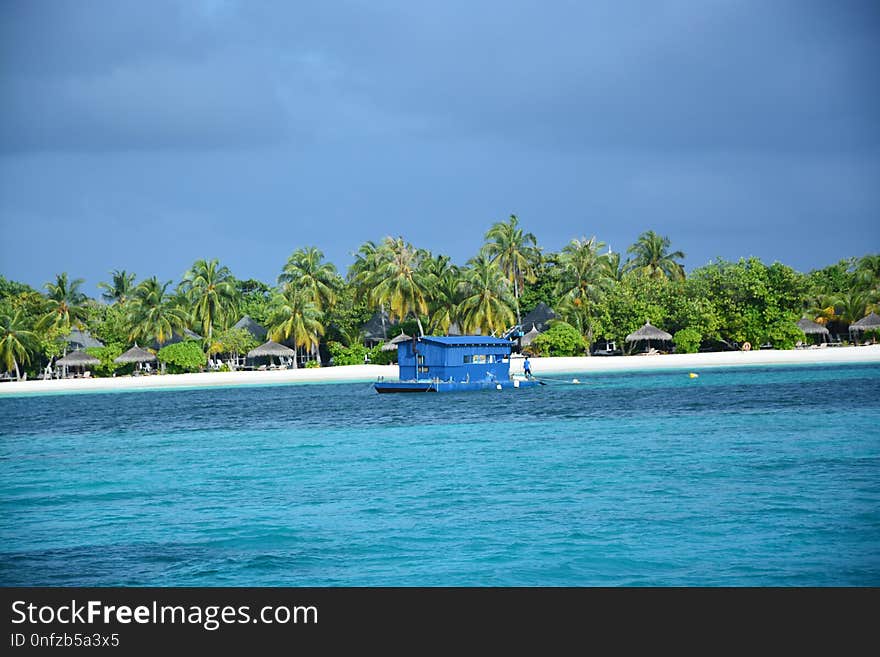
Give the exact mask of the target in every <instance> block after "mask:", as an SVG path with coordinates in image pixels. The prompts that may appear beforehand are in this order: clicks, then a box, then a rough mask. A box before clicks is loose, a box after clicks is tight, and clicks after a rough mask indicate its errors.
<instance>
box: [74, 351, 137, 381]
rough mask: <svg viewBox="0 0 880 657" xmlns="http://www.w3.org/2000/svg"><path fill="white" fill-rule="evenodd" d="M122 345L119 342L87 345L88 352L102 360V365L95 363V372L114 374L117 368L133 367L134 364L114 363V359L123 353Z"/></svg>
mask: <svg viewBox="0 0 880 657" xmlns="http://www.w3.org/2000/svg"><path fill="white" fill-rule="evenodd" d="M122 351H123V349H122V347H120V346H119V345H117V344H108V345H107V346H105V347H87V348H86V353H87V354H89V355H90V356H94V357H95V358H99V359H100V360H101V364H100V365H95V367H94V369H93V372H94V373H95V374H96V375H97V376H112V375H113V373H114V372H116V371H117V370H124V369H128V370H131V369H132V367H133V366H132V365H123V364H120V363H114V362H113V360H114V359H116V358H119V356H120V355H121V354H122Z"/></svg>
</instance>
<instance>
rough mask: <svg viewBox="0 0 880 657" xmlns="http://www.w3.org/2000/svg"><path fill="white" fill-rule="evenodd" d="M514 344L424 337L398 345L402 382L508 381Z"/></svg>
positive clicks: (466, 337)
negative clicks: (512, 345) (511, 351)
mask: <svg viewBox="0 0 880 657" xmlns="http://www.w3.org/2000/svg"><path fill="white" fill-rule="evenodd" d="M510 350H511V342H510V341H509V340H504V339H502V338H493V337H489V336H481V335H456V336H446V337H439V336H433V335H425V336H422V337H420V338H413V339H412V340H406V341H405V342H401V343H400V344H398V345H397V363H398V365H399V367H400V380H401V381H431V380H440V381H454V382H470V381H473V382H476V381H509V380H510Z"/></svg>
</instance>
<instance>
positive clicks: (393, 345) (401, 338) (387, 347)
mask: <svg viewBox="0 0 880 657" xmlns="http://www.w3.org/2000/svg"><path fill="white" fill-rule="evenodd" d="M407 340H412V337H411V336H409V335H407V334H406V333H401V334H400V335H398V336H397V337H395V338H392V339H391V340H389V341H388V343H387V344H383V345H382V351H397V345H399V344H400V343H401V342H406V341H407Z"/></svg>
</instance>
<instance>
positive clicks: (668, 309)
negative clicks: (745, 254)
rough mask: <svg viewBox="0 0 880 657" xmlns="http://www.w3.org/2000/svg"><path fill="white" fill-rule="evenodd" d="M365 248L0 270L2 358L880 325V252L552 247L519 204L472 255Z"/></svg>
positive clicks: (193, 360)
mask: <svg viewBox="0 0 880 657" xmlns="http://www.w3.org/2000/svg"><path fill="white" fill-rule="evenodd" d="M353 255H354V262H352V263H351V264H350V266H349V267H348V269H347V271H346V272H345V274H344V275H343V274H342V273H341V272H340V270H339V269H337V267H336V266H334V265H333V264H332V263H330V262H327V261H326V260H325V259H324V256H323V253H322V252H321V250H319V249H318V248H316V247H307V248H300V249H297V250H295V251H294V252H293V253H292V254H291V255H290V257H289V259H288V260H287V262H286V264H285V265H284V266H283V269H282V270H281V271H280V272H279V275H278V278H277V280H276V281H275V282H273V283H271V284H270V283H267V282H264V281H258V280H253V279H250V280H243V279H239V278H237V277H236V276H235V275H234V274H233V272H231V271H230V270H229V268H228V267H225V266H223V265H222V264H221V263H220V262H219V261H218V260H209V259H202V260H197V261H196V262H195V263H193V265H192V267H191V268H190V269H189V270H188V271H186V272H185V273H184V274H183V276H182V278H181V280H180V281H177V282H175V281H162V280H160V279H159V278H157V277H156V276H149V277H143V278H141V279H138V277H137V276H136V275H135V274H134V273H130V272H128V271H126V270H116V271H113V272H112V273H111V277H110V280H109V281H108V282H101V283H99V288H100V289H102V290H103V294H102V296H101V298H100V299H92V298H88V297H87V296H86V295H85V294H84V293H83V292H82V290H81V288H82V286H83V284H84V281H83V280H82V279H79V278H72V277H71V276H70V275H69V274H68V273H66V272H65V273H61V274H58V275H57V276H56V278H55V280H54V281H51V282H49V283H47V284H46V285H45V291H38V290H35V289H34V288H32V287H31V286H29V285H27V284H24V283H19V282H15V281H13V280H8V279H6V278H4V277H0V370H2V371H3V372H4V374H3V377H4V378H5V379H6V380H11V379H16V380H22V379H30V380H33V379H38V378H58V377H59V376H60V377H71V376H83V373H84V372H85V371H88V375H87V376H89V377H92V378H95V377H111V378H113V377H118V376H125V375H130V374H133V373H134V374H143V373H146V372H147V371H149V372H158V373H168V374H180V373H194V372H226V371H230V370H235V369H237V367H238V366H241V367H249V368H250V369H254V367H252V366H246V365H245V363H246V362H253V361H254V357H257V356H258V355H260V354H264V355H266V356H268V357H269V359H270V360H269V363H270V364H269V365H268V366H267V365H266V361H263V365H261V366H259V367H260V368H261V369H278V368H279V367H289V368H298V367H305V368H307V369H313V368H318V367H326V366H329V365H333V366H345V365H363V364H365V363H370V364H373V365H384V364H389V363H392V362H393V361H394V358H395V356H396V352H395V350H394V349H393V348H392V349H389V348H388V346H387V345H388V343H390V342H392V341H393V339H394V338H395V337H397V336H401V335H404V336H413V335H450V334H452V335H456V334H465V335H469V334H470V335H473V334H479V335H495V336H501V335H512V336H513V337H514V338H515V339H516V340H517V347H518V349H519V350H522V351H524V352H526V353H529V354H531V355H534V356H539V357H541V356H543V357H555V358H559V357H583V356H590V355H612V354H632V353H645V352H647V353H658V352H663V353H675V354H696V353H698V352H723V351H740V350H743V349H749V348H753V349H755V350H756V351H757V350H759V349H761V348H764V349H773V350H790V349H794V348H796V347H807V346H810V345H813V346H819V345H821V346H825V345H842V346H846V345H855V344H863V343H866V342H876V339H877V336H878V331H880V326H878V324H877V322H875V320H874V319H872V318H876V315H874V314H872V313H875V312H876V311H877V309H878V302H880V254H868V255H864V256H862V257H859V258H850V259H846V260H841V261H839V262H837V263H834V264H830V265H828V266H827V267H824V268H822V269H817V270H814V271H810V272H807V273H801V272H798V271H795V270H794V269H793V268H791V267H789V266H787V265H785V264H782V263H779V262H774V263H772V264H766V263H764V262H762V261H760V260H759V259H757V258H744V259H741V260H739V261H738V262H729V261H725V260H715V261H712V262H709V263H708V264H706V265H704V266H702V267H698V268H695V269H692V270H690V271H686V270H685V267H684V262H683V261H684V259H685V254H684V253H682V252H681V251H678V250H673V249H672V245H671V242H670V239H669V238H668V237H665V236H661V235H658V234H656V233H655V232H653V231H646V232H644V233H643V234H642V235H641V236H640V237H639V238H638V240H637V241H636V242H635V243H634V244H632V245H631V246H630V247H629V248H627V249H626V252H625V254H622V253H620V252H615V251H613V250H612V249H611V248H609V247H608V246H607V245H606V244H605V243H604V242H602V241H600V240H598V239H597V238H596V237H591V238H578V239H573V240H571V241H570V242H569V243H568V244H567V245H565V247H564V248H563V249H562V250H560V251H559V252H550V251H547V250H545V249H543V248H541V246H539V243H538V240H537V238H536V236H535V235H534V234H532V233H530V232H526V231H525V230H524V229H523V228H522V227H521V226H520V224H519V220H518V218H517V217H516V216H515V215H511V216H510V218H509V219H508V220H506V221H500V222H497V223H495V224H494V225H492V226H491V227H490V228H489V230H488V231H487V232H486V234H485V243H484V244H483V245H482V246H481V247H480V248H479V249H478V251H477V254H476V255H475V256H474V257H473V258H471V259H470V260H469V261H467V262H466V263H465V264H464V265H457V264H455V263H453V262H452V261H451V259H450V258H449V257H448V256H446V255H443V254H434V253H432V252H431V251H429V250H426V249H422V248H417V247H415V246H414V245H412V244H410V243H409V242H407V241H406V240H405V239H403V238H402V237H397V238H392V237H386V238H385V239H384V240H382V241H381V242H379V243H376V242H367V243H365V244H363V245H361V247H360V248H359V249H358V251H357V252H356V253H355V254H353ZM640 327H641V329H642V330H643V331H644V330H645V329H648V333H639V330H640ZM516 328H518V329H519V331H515V330H514V331H512V330H511V329H516ZM651 329H653V330H654V331H655V332H654V333H652V332H651V331H650V330H651ZM643 336H644V337H646V338H648V339H650V338H651V337H654V338H659V342H658V341H657V340H656V339H655V340H654V342H653V344H652V342H650V341H649V340H641V339H640V337H643ZM266 339H268V340H270V341H272V343H277V344H278V345H279V349H280V350H281V351H279V352H277V353H279V354H290V355H291V356H290V357H289V358H284V357H283V356H282V359H281V361H280V364H276V361H275V359H274V358H272V356H273V354H274V353H276V352H275V351H273V350H272V349H268V350H264V351H258V347H259V345H260V343H261V342H263V341H265V340H266ZM272 343H269V344H272ZM383 347H385V348H384V349H383ZM655 347H656V348H655ZM248 354H251V356H252V357H251V359H247V358H246V356H247V355H248ZM71 355H74V358H72V359H71ZM78 362H79V363H81V364H82V367H79V368H77V367H76V364H77V363H78ZM151 362H152V363H154V366H152V367H151V365H150V363H151ZM68 365H69V366H68Z"/></svg>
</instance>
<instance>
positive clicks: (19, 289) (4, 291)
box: [0, 276, 36, 299]
mask: <svg viewBox="0 0 880 657" xmlns="http://www.w3.org/2000/svg"><path fill="white" fill-rule="evenodd" d="M27 293H36V290H35V289H34V288H32V287H31V286H30V285H28V284H27V283H19V282H18V281H11V280H9V279H8V278H6V277H5V276H0V299H6V298H9V297H17V296H19V295H22V294H27Z"/></svg>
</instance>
